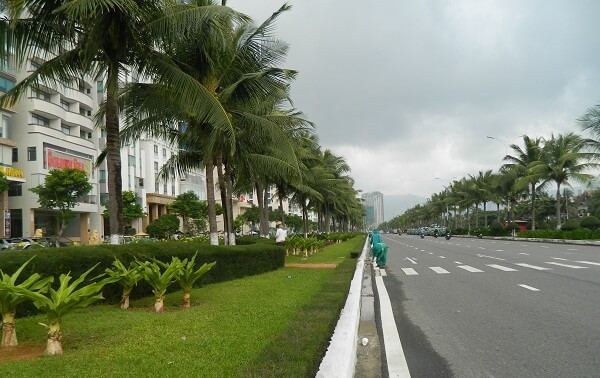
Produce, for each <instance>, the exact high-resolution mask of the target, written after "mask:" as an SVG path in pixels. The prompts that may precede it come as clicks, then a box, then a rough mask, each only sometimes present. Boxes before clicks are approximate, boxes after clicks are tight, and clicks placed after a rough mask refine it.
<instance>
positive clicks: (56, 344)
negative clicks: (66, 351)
mask: <svg viewBox="0 0 600 378" xmlns="http://www.w3.org/2000/svg"><path fill="white" fill-rule="evenodd" d="M62 353H63V349H62V332H61V331H60V318H56V319H54V320H53V321H52V322H51V323H50V325H49V326H48V340H47V342H46V355H48V356H54V355H57V354H62Z"/></svg>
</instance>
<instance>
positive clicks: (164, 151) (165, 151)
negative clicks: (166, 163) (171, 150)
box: [163, 148, 167, 156]
mask: <svg viewBox="0 0 600 378" xmlns="http://www.w3.org/2000/svg"><path fill="white" fill-rule="evenodd" d="M163 156H167V149H166V148H163Z"/></svg>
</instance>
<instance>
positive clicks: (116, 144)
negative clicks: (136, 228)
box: [105, 66, 123, 244]
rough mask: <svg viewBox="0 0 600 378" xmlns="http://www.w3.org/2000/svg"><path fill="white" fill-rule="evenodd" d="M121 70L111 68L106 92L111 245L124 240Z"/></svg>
mask: <svg viewBox="0 0 600 378" xmlns="http://www.w3.org/2000/svg"><path fill="white" fill-rule="evenodd" d="M118 80H119V68H118V67H115V66H110V67H109V68H108V73H107V80H106V85H107V88H106V89H107V90H106V115H105V117H106V171H107V175H108V214H109V218H108V219H109V228H110V243H111V244H119V243H120V242H121V240H122V238H123V195H122V187H123V183H122V179H121V138H120V128H119V105H118V103H117V99H116V94H117V93H118V91H119V81H118Z"/></svg>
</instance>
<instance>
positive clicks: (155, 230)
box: [146, 214, 179, 239]
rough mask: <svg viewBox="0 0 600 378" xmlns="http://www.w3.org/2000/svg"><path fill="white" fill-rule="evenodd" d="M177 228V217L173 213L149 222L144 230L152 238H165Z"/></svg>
mask: <svg viewBox="0 0 600 378" xmlns="http://www.w3.org/2000/svg"><path fill="white" fill-rule="evenodd" d="M177 230H179V218H178V217H177V215H175V214H165V215H163V216H161V217H160V218H158V219H155V220H153V221H152V222H150V224H149V225H148V227H146V232H147V233H148V234H149V235H150V236H151V237H153V238H158V239H167V238H168V237H169V236H170V235H173V234H174V233H175V232H176V231H177Z"/></svg>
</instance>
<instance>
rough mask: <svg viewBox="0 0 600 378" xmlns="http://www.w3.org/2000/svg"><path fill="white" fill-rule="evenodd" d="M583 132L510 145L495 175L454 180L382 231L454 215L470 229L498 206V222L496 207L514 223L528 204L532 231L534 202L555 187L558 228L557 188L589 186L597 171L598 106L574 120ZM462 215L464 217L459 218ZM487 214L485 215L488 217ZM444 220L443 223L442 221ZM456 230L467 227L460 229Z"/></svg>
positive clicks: (482, 173)
mask: <svg viewBox="0 0 600 378" xmlns="http://www.w3.org/2000/svg"><path fill="white" fill-rule="evenodd" d="M578 124H579V126H580V127H581V129H582V130H583V131H588V132H590V134H591V135H592V138H584V137H582V136H580V135H577V134H575V133H572V132H568V133H565V134H559V135H554V134H552V136H551V137H550V138H549V139H544V138H532V137H529V136H526V135H524V136H523V137H522V143H521V144H511V145H510V148H511V149H512V154H507V155H506V156H505V157H504V159H503V161H504V164H503V165H502V166H501V167H500V168H499V170H498V172H493V171H492V170H487V171H479V172H478V173H477V174H476V175H471V174H470V175H468V176H467V177H463V178H461V179H458V180H454V181H453V182H452V183H450V185H449V186H448V187H446V188H445V189H444V190H443V191H442V192H439V193H435V194H433V195H431V197H430V198H429V199H428V200H427V202H426V203H425V204H419V205H416V206H414V207H412V208H410V209H408V210H406V211H405V212H404V213H403V214H401V215H398V216H397V217H395V218H393V219H392V220H390V221H388V222H386V223H385V224H384V225H383V227H385V228H386V229H407V228H416V227H421V226H428V225H430V224H433V223H437V224H442V223H446V225H447V219H448V218H449V217H450V216H451V215H452V211H453V212H454V219H455V224H454V227H459V225H458V224H456V220H457V219H458V218H459V217H460V218H463V219H466V220H467V225H466V228H467V229H468V230H469V231H470V230H471V226H472V224H471V219H474V223H475V227H476V228H479V227H480V224H479V222H480V217H479V211H480V210H481V209H482V210H483V212H484V213H486V212H487V205H488V204H489V203H493V204H495V205H496V208H497V210H498V211H497V217H498V219H497V221H498V222H501V219H500V216H501V211H500V207H503V208H504V209H506V210H507V212H508V220H510V221H514V220H515V205H516V204H517V203H518V202H521V201H528V202H529V204H530V207H529V209H530V212H529V216H528V217H529V219H530V222H531V229H532V230H535V228H536V213H535V211H536V210H535V209H536V199H537V198H538V197H539V196H540V195H541V194H544V193H545V191H546V190H548V189H551V188H554V189H555V210H556V215H555V216H556V226H557V228H560V225H561V221H560V219H561V202H562V201H561V188H563V187H564V186H570V184H571V183H574V182H576V183H579V184H583V185H589V184H590V183H592V181H593V180H594V176H593V175H592V174H590V173H589V172H590V171H592V170H594V169H596V168H598V167H599V166H600V164H599V163H598V161H599V159H600V154H599V152H600V105H597V106H595V107H593V108H590V109H589V110H588V111H587V112H586V113H585V114H584V116H582V117H581V118H580V119H579V120H578ZM463 214H465V217H462V215H463ZM486 214H487V213H486ZM444 219H446V222H444ZM483 222H484V224H483V226H484V227H487V226H488V217H487V216H484V217H483ZM460 227H465V225H461V226H460Z"/></svg>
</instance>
